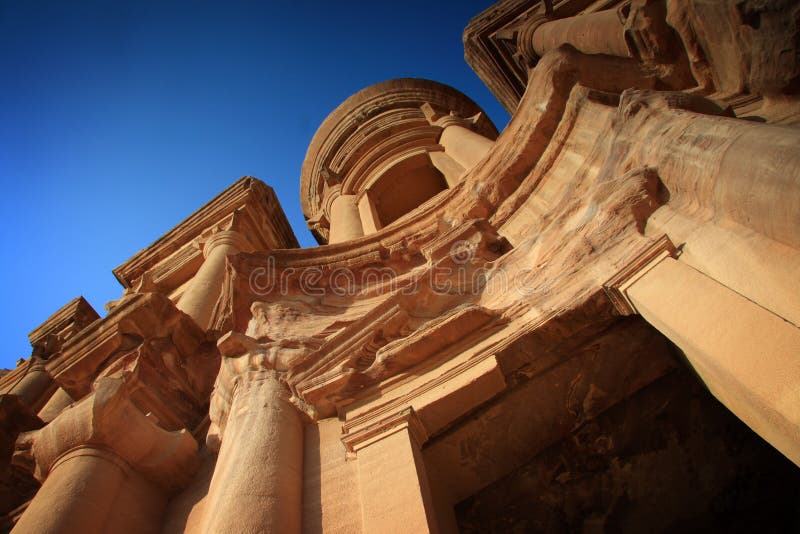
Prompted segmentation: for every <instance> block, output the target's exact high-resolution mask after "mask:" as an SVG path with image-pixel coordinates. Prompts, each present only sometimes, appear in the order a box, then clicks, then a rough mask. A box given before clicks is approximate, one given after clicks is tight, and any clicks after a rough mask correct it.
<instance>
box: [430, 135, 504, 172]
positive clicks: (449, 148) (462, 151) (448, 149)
mask: <svg viewBox="0 0 800 534" xmlns="http://www.w3.org/2000/svg"><path fill="white" fill-rule="evenodd" d="M439 144H440V145H442V146H443V147H444V151H445V154H447V155H448V156H450V157H451V158H453V160H455V162H456V163H458V164H459V165H460V166H461V167H463V168H464V169H467V170H468V169H471V168H472V167H474V166H475V164H476V163H478V162H479V161H480V160H481V159H483V157H484V156H485V155H486V153H487V152H489V150H490V149H491V148H492V146H493V145H494V141H492V140H491V139H487V138H486V137H484V136H482V135H481V134H479V133H475V132H473V131H472V130H470V129H469V128H465V127H463V126H460V125H458V124H450V125H447V126H445V128H444V129H443V130H442V136H441V137H440V138H439Z"/></svg>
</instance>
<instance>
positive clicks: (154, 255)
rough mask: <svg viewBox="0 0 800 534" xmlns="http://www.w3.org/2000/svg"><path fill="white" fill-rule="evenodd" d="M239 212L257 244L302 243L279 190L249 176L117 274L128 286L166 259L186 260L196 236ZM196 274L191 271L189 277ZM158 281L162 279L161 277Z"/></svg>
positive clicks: (270, 246)
mask: <svg viewBox="0 0 800 534" xmlns="http://www.w3.org/2000/svg"><path fill="white" fill-rule="evenodd" d="M236 212H238V214H239V215H238V216H239V217H240V218H243V219H244V220H243V221H242V222H241V224H243V225H245V227H246V230H247V231H246V233H247V235H248V237H249V238H250V240H251V241H253V243H252V244H253V246H254V247H256V248H258V249H262V250H266V249H274V248H295V247H297V246H298V243H297V239H296V238H295V236H294V233H293V232H292V229H291V226H290V225H289V222H288V220H287V219H286V215H285V214H284V213H283V209H282V208H281V206H280V203H279V202H278V198H277V197H276V196H275V192H274V191H273V190H272V188H270V187H268V186H267V185H266V184H264V183H263V182H262V181H260V180H258V179H256V178H253V177H250V176H246V177H244V178H241V179H240V180H238V181H236V182H235V183H234V184H233V185H231V186H230V187H228V188H227V189H225V191H223V192H222V193H220V194H219V195H217V196H216V197H214V198H213V199H212V200H211V201H210V202H208V203H207V204H206V205H204V206H203V207H202V208H200V209H199V210H197V211H196V212H194V213H193V214H192V215H190V216H189V217H187V218H186V219H184V220H183V221H182V222H181V223H180V224H178V225H177V226H176V227H175V228H173V229H172V230H170V231H169V232H167V233H166V234H164V235H163V236H162V237H160V238H159V239H157V240H156V241H155V242H154V243H153V244H152V245H150V246H149V247H147V248H145V249H144V250H142V251H140V252H138V253H137V254H135V255H134V256H133V257H131V258H130V259H129V260H128V261H126V262H125V263H123V264H122V265H120V266H119V267H117V268H116V269H114V271H113V272H114V276H116V277H117V280H119V282H120V283H121V284H122V285H123V286H124V287H126V288H128V287H130V286H131V285H132V284H133V283H134V281H135V280H137V279H138V278H140V277H141V276H142V274H144V273H145V272H146V271H148V270H150V269H153V268H157V267H158V265H159V264H160V263H161V262H162V261H164V260H166V259H168V258H170V257H173V256H174V255H177V256H178V263H185V261H186V260H185V257H186V256H187V253H186V252H185V251H184V249H186V248H187V247H188V248H189V249H190V250H189V256H191V248H192V246H193V241H194V240H195V239H197V238H198V237H201V236H202V235H203V233H204V232H207V231H208V230H209V229H212V228H214V227H215V226H220V225H226V224H227V225H230V224H231V222H230V221H229V219H230V218H231V217H232V216H234V213H236ZM195 268H196V267H195ZM167 270H170V269H167ZM172 270H174V268H173V269H172ZM192 274H194V273H193V272H191V273H188V276H186V278H187V279H188V278H189V277H191V275H192ZM155 281H156V282H158V279H156V280H155Z"/></svg>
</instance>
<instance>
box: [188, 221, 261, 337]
mask: <svg viewBox="0 0 800 534" xmlns="http://www.w3.org/2000/svg"><path fill="white" fill-rule="evenodd" d="M244 243H245V241H244V238H243V237H242V236H241V235H239V234H238V233H236V232H232V231H225V232H219V233H217V234H214V235H213V236H211V238H210V239H209V240H208V242H206V244H205V246H204V248H203V253H204V255H205V261H204V262H203V265H201V266H200V268H199V269H198V270H197V273H196V274H195V275H194V278H192V281H191V282H190V283H189V287H188V288H187V289H186V291H185V292H184V294H183V295H181V298H180V300H178V304H177V308H178V309H179V310H181V311H182V312H184V313H186V314H187V315H189V316H190V317H191V318H192V319H194V321H195V322H196V323H197V324H198V326H200V327H201V328H203V329H204V330H205V329H207V328H208V327H209V323H210V322H211V316H212V315H213V313H214V306H215V305H216V303H217V299H218V298H219V295H220V293H221V292H222V282H223V280H224V278H225V261H226V258H227V257H228V256H229V255H232V254H238V253H239V252H242V250H243V249H244V246H245V245H244Z"/></svg>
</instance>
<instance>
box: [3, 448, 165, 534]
mask: <svg viewBox="0 0 800 534" xmlns="http://www.w3.org/2000/svg"><path fill="white" fill-rule="evenodd" d="M163 506H164V500H163V497H162V495H161V493H160V491H159V490H157V489H156V488H154V487H152V486H151V485H149V484H148V483H147V482H146V481H144V480H143V479H142V478H141V477H140V476H139V475H137V474H136V473H133V472H131V470H130V469H129V468H128V467H127V466H126V465H125V462H124V461H123V460H122V459H121V458H119V457H118V456H117V455H116V454H114V453H112V452H110V451H106V450H102V449H95V448H90V447H84V448H79V449H75V450H72V451H70V452H68V453H67V454H66V455H64V457H62V458H61V459H60V460H59V461H58V462H57V463H56V464H55V465H54V466H53V469H52V471H51V472H50V474H49V476H48V477H47V479H46V480H45V481H44V484H43V485H42V487H41V488H40V489H39V491H38V493H37V494H36V497H34V499H33V501H31V504H30V505H29V506H28V509H27V510H26V511H25V513H24V514H23V515H22V517H21V518H20V520H19V522H18V523H17V524H16V526H15V527H14V529H13V531H12V532H14V533H15V534H23V533H31V534H34V533H35V534H56V533H58V534H72V533H75V534H83V533H86V532H158V531H159V526H160V525H159V521H160V518H161V514H162V512H163Z"/></svg>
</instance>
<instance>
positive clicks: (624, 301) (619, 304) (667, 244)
mask: <svg viewBox="0 0 800 534" xmlns="http://www.w3.org/2000/svg"><path fill="white" fill-rule="evenodd" d="M677 252H678V249H677V248H676V247H675V245H673V244H672V241H670V239H669V237H667V236H666V235H662V236H661V237H660V238H658V239H656V240H655V241H653V242H652V243H650V244H649V245H648V246H646V247H645V248H644V249H642V250H641V251H640V252H639V253H638V254H636V255H635V256H633V257H632V258H631V259H630V261H628V263H627V264H626V265H625V266H624V267H623V268H622V269H620V271H619V272H617V274H615V275H614V276H612V277H611V278H610V279H609V280H608V281H607V282H606V283H604V284H603V289H604V290H605V292H606V295H608V298H609V300H611V302H612V303H613V304H614V308H615V309H616V310H617V312H619V314H620V315H635V314H637V313H638V312H637V311H636V306H635V305H634V304H633V302H631V300H630V299H629V298H628V295H627V293H626V290H627V289H628V288H629V287H630V286H631V285H632V284H634V283H635V282H636V280H638V279H639V278H641V277H642V276H643V275H644V274H645V273H647V271H649V270H650V269H652V268H653V267H655V266H656V265H658V264H659V263H660V262H662V261H664V260H665V259H667V258H673V257H675V255H676V254H677Z"/></svg>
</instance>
